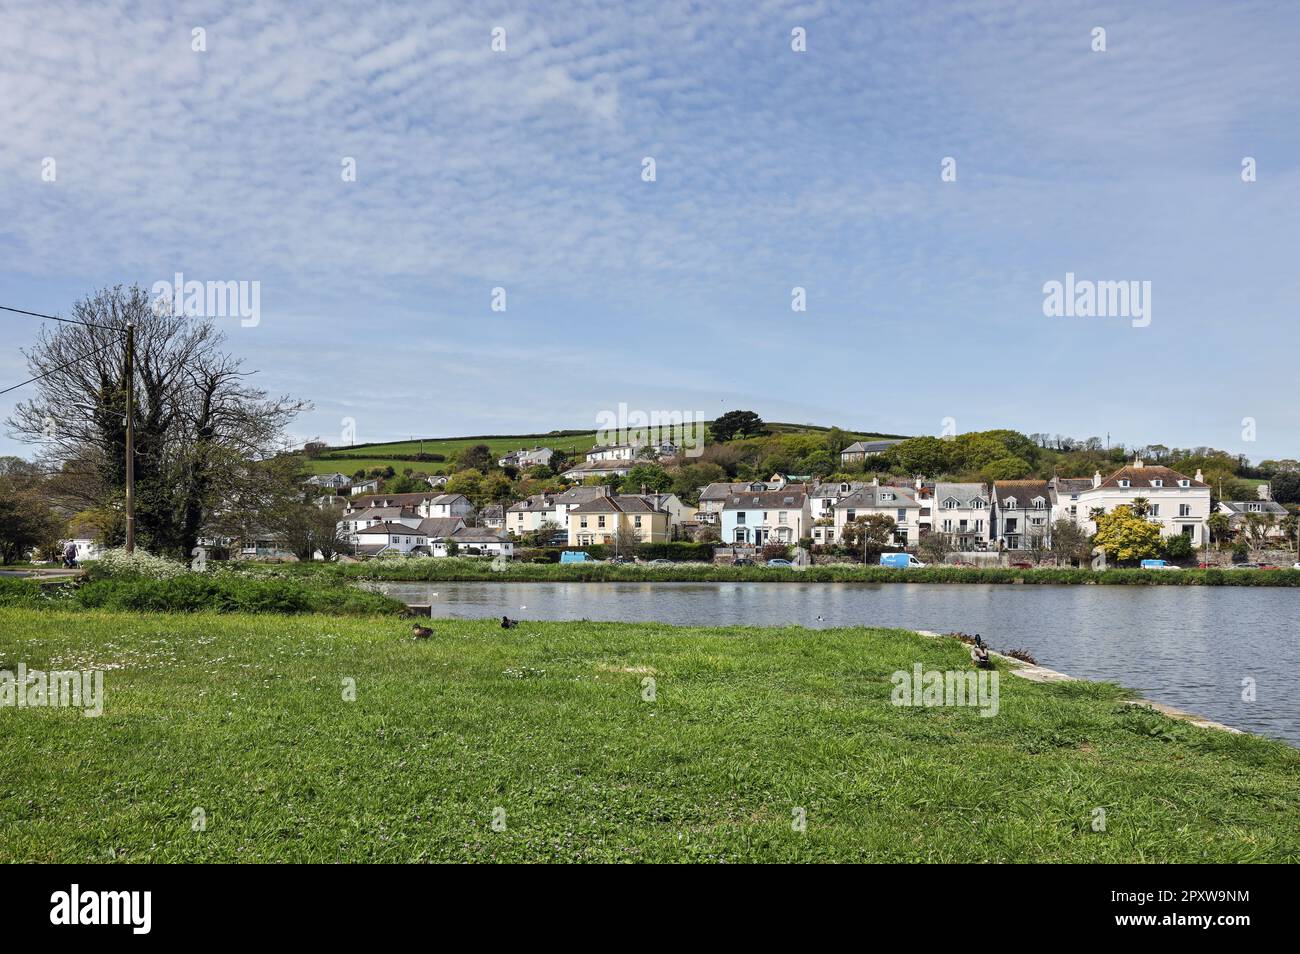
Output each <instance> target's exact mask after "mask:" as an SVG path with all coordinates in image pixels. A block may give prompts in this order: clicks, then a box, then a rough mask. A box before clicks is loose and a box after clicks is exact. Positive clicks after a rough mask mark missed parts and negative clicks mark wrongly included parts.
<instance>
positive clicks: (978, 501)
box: [970, 497, 984, 510]
mask: <svg viewBox="0 0 1300 954" xmlns="http://www.w3.org/2000/svg"><path fill="white" fill-rule="evenodd" d="M970 505H971V509H972V510H978V509H980V508H981V507H983V506H984V498H983V497H974V498H972V500H971V502H970Z"/></svg>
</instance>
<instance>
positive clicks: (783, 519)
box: [720, 485, 812, 547]
mask: <svg viewBox="0 0 1300 954" xmlns="http://www.w3.org/2000/svg"><path fill="white" fill-rule="evenodd" d="M793 486H794V485H790V486H787V487H784V488H782V489H781V490H760V491H753V490H746V491H742V492H740V493H735V494H730V495H728V496H727V498H726V500H724V501H723V504H722V512H721V515H722V526H721V531H720V532H721V535H722V542H723V543H738V544H741V545H751V546H760V547H761V546H762V545H763V544H765V543H767V542H769V541H771V542H772V543H787V544H789V543H796V542H798V541H799V540H801V539H802V538H804V537H806V536H810V535H811V530H812V517H811V514H810V512H809V510H808V494H807V493H805V492H804V489H803V486H802V485H799V489H798V490H794V489H792V488H793Z"/></svg>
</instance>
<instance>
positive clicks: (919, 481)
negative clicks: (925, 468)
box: [916, 477, 921, 490]
mask: <svg viewBox="0 0 1300 954" xmlns="http://www.w3.org/2000/svg"><path fill="white" fill-rule="evenodd" d="M916 489H917V490H920V489H921V478H920V477H918V478H916Z"/></svg>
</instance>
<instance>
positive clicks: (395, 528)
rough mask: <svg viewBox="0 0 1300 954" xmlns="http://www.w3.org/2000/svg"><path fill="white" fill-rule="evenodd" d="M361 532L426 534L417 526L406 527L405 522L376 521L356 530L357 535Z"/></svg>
mask: <svg viewBox="0 0 1300 954" xmlns="http://www.w3.org/2000/svg"><path fill="white" fill-rule="evenodd" d="M363 533H367V534H369V533H383V534H390V533H397V534H405V535H412V536H414V535H420V536H426V535H427V534H425V533H424V531H423V530H420V529H419V528H418V527H408V526H407V525H406V524H404V523H376V524H372V525H371V526H369V527H366V528H364V529H362V530H358V531H357V536H360V535H361V534H363Z"/></svg>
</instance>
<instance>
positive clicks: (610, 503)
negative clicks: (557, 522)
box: [569, 494, 665, 514]
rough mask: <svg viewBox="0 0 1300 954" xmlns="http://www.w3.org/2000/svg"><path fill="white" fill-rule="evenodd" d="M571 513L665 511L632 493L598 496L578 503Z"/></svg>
mask: <svg viewBox="0 0 1300 954" xmlns="http://www.w3.org/2000/svg"><path fill="white" fill-rule="evenodd" d="M569 513H577V514H583V513H665V511H663V510H659V509H657V508H656V507H654V506H653V505H652V504H650V502H649V501H647V500H644V499H642V498H641V497H637V496H634V495H632V494H617V495H616V496H612V497H597V498H595V499H594V500H588V501H587V502H586V503H581V504H578V506H576V507H574V508H573V509H572V510H570V511H569Z"/></svg>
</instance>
